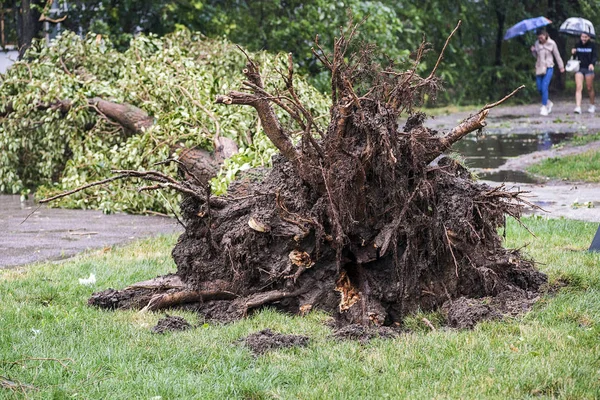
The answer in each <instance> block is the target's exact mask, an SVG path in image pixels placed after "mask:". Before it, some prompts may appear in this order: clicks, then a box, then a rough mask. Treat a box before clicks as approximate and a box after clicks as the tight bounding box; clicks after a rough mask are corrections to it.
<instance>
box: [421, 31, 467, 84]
mask: <svg viewBox="0 0 600 400" xmlns="http://www.w3.org/2000/svg"><path fill="white" fill-rule="evenodd" d="M461 24H462V21H461V20H458V23H457V24H456V27H455V28H454V30H453V31H452V33H450V36H448V37H447V38H446V43H444V47H443V48H442V51H441V52H440V55H439V56H438V59H437V62H436V63H435V66H434V67H433V69H432V70H431V73H430V74H429V76H428V77H427V78H425V80H426V81H428V80H430V79H431V78H433V76H434V75H435V71H437V68H438V66H439V65H440V62H441V61H442V58H444V52H445V51H446V47H448V43H449V42H450V39H452V36H454V34H455V33H456V31H457V30H458V28H459V27H460V25H461Z"/></svg>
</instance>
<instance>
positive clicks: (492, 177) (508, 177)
mask: <svg viewBox="0 0 600 400" xmlns="http://www.w3.org/2000/svg"><path fill="white" fill-rule="evenodd" d="M477 176H478V177H479V179H482V180H486V181H493V182H518V183H540V180H539V179H536V178H534V177H533V176H531V175H529V174H528V173H527V172H524V171H510V170H503V171H491V172H486V171H477Z"/></svg>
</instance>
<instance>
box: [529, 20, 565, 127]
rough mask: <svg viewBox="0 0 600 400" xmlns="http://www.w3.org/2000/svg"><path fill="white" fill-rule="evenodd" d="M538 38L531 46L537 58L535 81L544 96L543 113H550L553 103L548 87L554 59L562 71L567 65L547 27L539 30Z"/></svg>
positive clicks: (541, 112)
mask: <svg viewBox="0 0 600 400" xmlns="http://www.w3.org/2000/svg"><path fill="white" fill-rule="evenodd" d="M536 33H537V37H538V40H537V41H536V42H535V44H534V45H533V46H531V53H532V54H533V56H534V57H535V58H536V62H535V82H536V85H537V89H538V92H539V93H540V95H541V96H542V107H541V108H540V114H541V115H544V116H546V115H548V114H550V112H552V106H553V103H552V101H550V100H549V99H548V87H549V86H550V81H551V80H552V75H553V74H554V61H555V60H556V64H558V68H559V70H560V72H561V73H563V72H565V65H564V63H563V60H562V58H561V57H560V53H559V52H558V47H557V46H556V42H555V41H554V40H552V39H551V38H550V36H549V35H548V32H546V30H545V29H539V30H538V31H537V32H536Z"/></svg>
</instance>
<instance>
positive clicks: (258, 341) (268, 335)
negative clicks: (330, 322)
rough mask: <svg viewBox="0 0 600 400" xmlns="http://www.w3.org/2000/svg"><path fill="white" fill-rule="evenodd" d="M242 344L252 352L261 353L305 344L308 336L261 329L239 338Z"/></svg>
mask: <svg viewBox="0 0 600 400" xmlns="http://www.w3.org/2000/svg"><path fill="white" fill-rule="evenodd" d="M241 341H243V342H244V344H245V345H246V346H247V347H248V348H250V350H252V352H253V353H254V354H263V353H265V352H267V351H269V350H275V349H281V348H287V347H297V346H302V347H304V346H307V345H308V341H309V338H308V337H306V336H300V335H282V334H281V333H276V332H273V331H272V330H270V329H268V328H267V329H263V330H262V331H260V332H256V333H252V334H250V335H248V336H246V337H245V338H244V339H241Z"/></svg>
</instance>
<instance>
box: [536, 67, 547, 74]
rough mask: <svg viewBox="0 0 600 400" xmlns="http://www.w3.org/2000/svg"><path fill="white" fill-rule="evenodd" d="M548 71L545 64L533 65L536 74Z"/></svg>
mask: <svg viewBox="0 0 600 400" xmlns="http://www.w3.org/2000/svg"><path fill="white" fill-rule="evenodd" d="M547 71H548V67H546V66H545V65H539V66H538V65H536V66H535V74H536V75H546V72H547Z"/></svg>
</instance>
